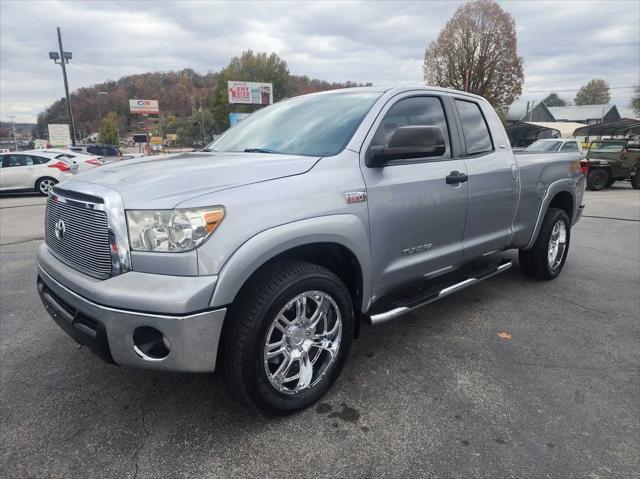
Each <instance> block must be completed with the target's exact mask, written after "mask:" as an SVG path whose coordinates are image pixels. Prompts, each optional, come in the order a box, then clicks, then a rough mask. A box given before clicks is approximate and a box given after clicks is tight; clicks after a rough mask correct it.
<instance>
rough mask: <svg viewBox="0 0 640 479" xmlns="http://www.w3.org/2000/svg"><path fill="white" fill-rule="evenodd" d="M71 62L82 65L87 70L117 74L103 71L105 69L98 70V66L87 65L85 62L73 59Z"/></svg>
mask: <svg viewBox="0 0 640 479" xmlns="http://www.w3.org/2000/svg"><path fill="white" fill-rule="evenodd" d="M73 64H74V65H77V66H79V67H82V68H86V69H88V70H93V71H96V72H100V73H106V74H107V75H113V76H117V75H116V74H115V73H112V72H108V71H105V70H100V69H99V68H95V67H92V66H91V65H87V64H85V63H80V62H79V61H77V60H74V62H73Z"/></svg>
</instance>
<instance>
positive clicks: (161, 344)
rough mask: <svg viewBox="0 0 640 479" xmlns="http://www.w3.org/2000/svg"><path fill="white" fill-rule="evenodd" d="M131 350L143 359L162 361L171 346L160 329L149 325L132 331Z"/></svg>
mask: <svg viewBox="0 0 640 479" xmlns="http://www.w3.org/2000/svg"><path fill="white" fill-rule="evenodd" d="M133 350H134V351H135V352H136V354H137V355H138V356H140V357H141V358H142V359H144V360H145V361H162V360H163V359H164V358H166V357H167V356H168V355H169V352H170V351H171V347H170V344H169V340H168V339H167V338H166V336H165V335H164V334H162V333H161V332H160V331H158V330H157V329H155V328H152V327H151V326H140V327H139V328H136V329H135V331H134V332H133Z"/></svg>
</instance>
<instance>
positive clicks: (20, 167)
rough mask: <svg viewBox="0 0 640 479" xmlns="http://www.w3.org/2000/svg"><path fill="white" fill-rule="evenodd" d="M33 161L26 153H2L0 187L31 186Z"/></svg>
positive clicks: (16, 187) (8, 188)
mask: <svg viewBox="0 0 640 479" xmlns="http://www.w3.org/2000/svg"><path fill="white" fill-rule="evenodd" d="M32 171H33V162H32V161H31V157H29V156H27V155H18V154H13V153H7V154H5V155H3V159H2V169H0V188H2V189H7V190H10V189H18V188H31V187H33V185H32V184H30V179H31V177H32Z"/></svg>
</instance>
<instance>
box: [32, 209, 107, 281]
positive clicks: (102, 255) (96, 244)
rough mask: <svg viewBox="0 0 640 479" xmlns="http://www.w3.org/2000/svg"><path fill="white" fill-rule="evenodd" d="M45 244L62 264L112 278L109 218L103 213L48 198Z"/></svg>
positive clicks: (100, 276)
mask: <svg viewBox="0 0 640 479" xmlns="http://www.w3.org/2000/svg"><path fill="white" fill-rule="evenodd" d="M44 231H45V242H46V243H47V246H49V248H50V249H51V251H52V252H53V253H54V254H55V256H57V257H58V258H59V259H60V260H61V261H63V262H65V263H67V264H68V265H69V266H71V267H72V268H75V269H77V270H80V271H82V272H83V273H86V274H89V275H91V276H94V277H96V278H107V277H109V276H110V275H111V248H110V245H109V225H108V222H107V215H106V213H105V212H104V211H102V210H97V209H92V208H86V207H84V206H81V205H80V204H79V205H77V206H76V205H75V204H73V202H62V201H58V200H56V199H55V197H49V200H48V201H47V208H46V212H45V226H44Z"/></svg>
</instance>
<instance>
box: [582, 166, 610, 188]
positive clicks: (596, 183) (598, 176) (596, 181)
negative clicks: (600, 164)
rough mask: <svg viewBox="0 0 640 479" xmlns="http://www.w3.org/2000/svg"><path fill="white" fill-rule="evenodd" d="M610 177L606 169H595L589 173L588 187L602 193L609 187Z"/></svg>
mask: <svg viewBox="0 0 640 479" xmlns="http://www.w3.org/2000/svg"><path fill="white" fill-rule="evenodd" d="M610 176H611V175H610V174H609V172H608V171H607V170H605V169H604V168H595V169H593V170H591V171H589V174H588V175H587V187H588V188H589V189H590V190H591V191H600V190H602V189H604V188H606V187H607V183H609V180H610Z"/></svg>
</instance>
